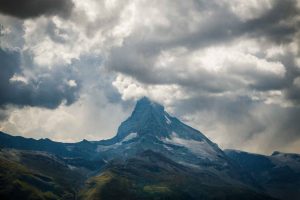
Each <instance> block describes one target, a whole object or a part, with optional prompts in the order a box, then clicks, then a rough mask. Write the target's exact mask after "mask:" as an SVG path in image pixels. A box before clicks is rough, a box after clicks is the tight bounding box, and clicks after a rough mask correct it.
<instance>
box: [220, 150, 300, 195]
mask: <svg viewBox="0 0 300 200" xmlns="http://www.w3.org/2000/svg"><path fill="white" fill-rule="evenodd" d="M225 152H226V154H227V155H228V156H229V157H230V158H231V159H233V160H234V161H236V162H237V163H238V164H239V165H240V166H241V167H242V168H243V169H245V170H246V171H247V172H248V173H249V174H251V176H252V177H254V178H255V180H256V181H257V182H258V184H259V185H261V186H262V187H263V188H264V189H265V191H266V192H267V193H269V194H270V195H272V196H274V197H277V198H281V199H295V200H296V199H298V198H299V196H300V155H298V154H287V153H280V152H274V153H273V154H272V155H271V156H265V155H259V154H253V153H248V152H243V151H236V150H225Z"/></svg>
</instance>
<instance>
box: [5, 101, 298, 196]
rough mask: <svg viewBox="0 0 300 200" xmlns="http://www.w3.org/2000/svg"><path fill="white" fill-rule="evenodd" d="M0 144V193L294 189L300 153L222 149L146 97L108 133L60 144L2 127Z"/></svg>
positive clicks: (266, 192) (278, 192)
mask: <svg viewBox="0 0 300 200" xmlns="http://www.w3.org/2000/svg"><path fill="white" fill-rule="evenodd" d="M216 123H217V122H216ZM0 147H1V152H0V163H1V164H0V197H1V199H19V198H20V197H22V199H282V200H285V199H294V200H296V199H297V198H298V197H299V196H300V155H298V154H286V153H280V152H274V153H273V154H272V155H270V156H265V155H258V154H252V153H247V152H241V151H237V150H222V149H220V148H219V147H218V145H217V144H215V143H213V142H212V141H210V140H209V139H208V138H207V137H206V136H205V135H204V134H203V133H201V132H199V131H198V130H195V129H193V128H191V127H189V126H187V125H185V124H184V123H182V122H181V121H180V120H178V119H177V118H175V117H172V116H170V115H169V114H168V113H167V112H166V111H165V110H164V107H163V106H162V105H160V104H158V103H156V102H154V101H152V100H150V99H148V98H146V97H144V98H142V99H140V100H139V101H138V102H137V104H136V106H135V109H134V111H133V112H132V114H131V116H130V117H129V118H128V119H127V120H125V121H124V122H123V123H122V124H121V125H120V126H119V128H118V131H117V134H116V136H115V137H113V138H111V139H108V140H102V141H87V140H83V141H81V142H78V143H60V142H54V141H51V140H49V139H40V140H34V139H28V138H23V137H15V136H10V135H8V134H6V133H3V132H1V133H0Z"/></svg>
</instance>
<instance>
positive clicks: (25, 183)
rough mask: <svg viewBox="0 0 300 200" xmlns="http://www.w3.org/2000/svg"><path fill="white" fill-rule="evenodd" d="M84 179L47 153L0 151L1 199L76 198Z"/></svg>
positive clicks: (77, 172)
mask: <svg viewBox="0 0 300 200" xmlns="http://www.w3.org/2000/svg"><path fill="white" fill-rule="evenodd" d="M84 180H85V173H83V172H82V171H80V170H71V169H69V168H68V166H67V165H65V164H64V163H63V162H60V161H59V160H57V159H56V158H55V157H51V156H49V155H48V154H43V153H37V152H20V151H1V152H0V199H16V200H19V199H75V198H76V195H77V191H78V188H79V187H80V186H81V185H82V184H83V182H84Z"/></svg>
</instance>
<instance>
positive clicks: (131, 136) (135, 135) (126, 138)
mask: <svg viewBox="0 0 300 200" xmlns="http://www.w3.org/2000/svg"><path fill="white" fill-rule="evenodd" d="M137 136H138V134H137V133H129V134H128V135H127V136H126V137H125V138H124V139H123V140H122V142H127V141H129V140H132V139H134V138H136V137H137Z"/></svg>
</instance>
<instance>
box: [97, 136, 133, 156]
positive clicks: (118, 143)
mask: <svg viewBox="0 0 300 200" xmlns="http://www.w3.org/2000/svg"><path fill="white" fill-rule="evenodd" d="M137 136H138V133H136V132H133V133H129V134H128V135H127V136H126V137H125V138H123V139H122V140H121V141H120V142H117V143H115V144H112V145H109V146H105V145H98V146H97V149H96V151H97V152H103V151H107V150H110V149H116V148H118V147H120V146H121V145H122V144H124V143H125V142H128V141H130V140H132V139H134V138H136V137H137ZM126 148H127V149H128V148H129V147H126Z"/></svg>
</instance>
